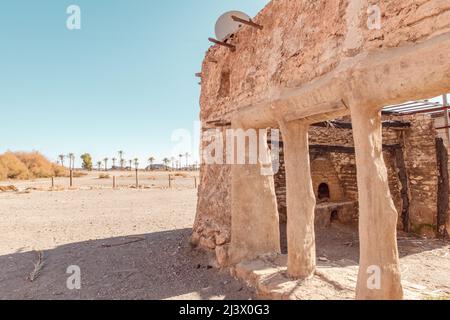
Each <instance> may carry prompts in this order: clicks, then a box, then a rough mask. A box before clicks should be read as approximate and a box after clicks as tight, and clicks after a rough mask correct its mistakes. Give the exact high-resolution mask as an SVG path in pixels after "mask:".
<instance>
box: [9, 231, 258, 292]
mask: <svg viewBox="0 0 450 320" xmlns="http://www.w3.org/2000/svg"><path fill="white" fill-rule="evenodd" d="M190 232H191V231H190V229H183V230H173V231H166V232H157V233H151V234H146V235H141V236H136V238H135V236H133V237H131V238H130V237H120V238H110V239H103V240H93V241H85V242H80V243H73V244H68V245H63V246H60V247H57V248H55V249H52V250H47V251H44V252H43V253H44V267H43V268H42V270H41V273H40V275H39V277H38V278H37V279H36V280H35V281H34V282H30V281H29V280H27V277H28V275H29V274H30V272H31V271H32V270H33V268H34V265H33V263H34V262H36V260H37V254H36V252H24V253H22V252H17V253H14V254H10V255H5V256H1V257H0V270H1V273H0V299H155V300H159V299H171V298H173V299H217V298H220V299H237V300H241V299H249V298H251V297H252V292H250V291H249V290H248V289H247V288H246V287H245V286H243V285H242V284H241V283H240V282H238V281H236V280H234V279H233V278H231V277H230V276H229V275H228V273H225V272H219V271H218V270H217V269H215V268H213V267H212V265H211V264H210V261H211V260H210V258H209V257H208V256H207V255H206V254H205V253H203V252H200V251H197V250H193V249H191V248H190V247H189V245H188V237H189V235H190ZM143 238H144V239H145V240H141V241H137V242H134V243H128V244H127V242H129V241H130V240H137V239H143ZM71 265H77V266H79V267H80V269H81V279H82V280H81V281H82V287H81V290H69V289H67V286H66V281H67V278H68V277H69V276H70V274H66V270H67V268H68V267H69V266H71Z"/></svg>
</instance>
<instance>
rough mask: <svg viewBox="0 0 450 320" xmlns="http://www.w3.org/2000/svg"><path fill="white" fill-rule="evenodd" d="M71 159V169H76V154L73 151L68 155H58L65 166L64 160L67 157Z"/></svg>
mask: <svg viewBox="0 0 450 320" xmlns="http://www.w3.org/2000/svg"><path fill="white" fill-rule="evenodd" d="M66 158H67V159H69V169H71V170H72V169H74V168H75V155H74V154H73V153H69V154H67V155H65V154H60V155H59V156H58V159H59V161H60V162H61V165H62V166H63V167H64V160H65V159H66Z"/></svg>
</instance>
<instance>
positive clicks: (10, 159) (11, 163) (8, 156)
mask: <svg viewBox="0 0 450 320" xmlns="http://www.w3.org/2000/svg"><path fill="white" fill-rule="evenodd" d="M0 163H2V165H3V167H5V168H6V178H8V179H28V178H30V173H29V171H28V168H27V166H26V165H25V164H24V163H23V162H22V161H20V159H19V158H17V157H16V155H15V154H14V153H12V152H6V153H4V154H3V155H1V156H0Z"/></svg>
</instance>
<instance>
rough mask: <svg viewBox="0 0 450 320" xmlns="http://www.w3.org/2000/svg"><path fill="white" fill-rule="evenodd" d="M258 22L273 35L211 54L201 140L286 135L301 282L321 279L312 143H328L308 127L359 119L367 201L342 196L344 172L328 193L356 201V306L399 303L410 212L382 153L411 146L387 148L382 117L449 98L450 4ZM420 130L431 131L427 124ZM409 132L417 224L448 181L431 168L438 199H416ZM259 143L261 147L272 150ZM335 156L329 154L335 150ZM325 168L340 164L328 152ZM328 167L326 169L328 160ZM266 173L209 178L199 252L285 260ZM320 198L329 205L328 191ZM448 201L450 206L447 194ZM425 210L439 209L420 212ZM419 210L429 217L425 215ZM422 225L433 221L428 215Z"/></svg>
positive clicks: (293, 271) (226, 169)
mask: <svg viewBox="0 0 450 320" xmlns="http://www.w3.org/2000/svg"><path fill="white" fill-rule="evenodd" d="M372 4H376V5H378V6H379V8H380V9H381V13H382V25H381V29H380V30H371V29H369V28H368V27H367V21H368V20H370V19H371V17H370V16H369V14H368V13H367V12H368V7H369V6H370V5H372ZM255 22H257V23H258V24H261V25H263V26H264V29H263V30H258V29H255V28H251V27H248V26H245V27H243V28H242V29H241V30H239V31H238V32H237V33H236V34H234V35H233V36H232V37H231V38H230V39H228V43H229V44H232V45H234V46H235V48H236V50H235V51H232V50H230V49H229V48H227V47H223V46H214V47H212V48H210V50H209V51H208V53H207V56H206V58H205V60H204V62H203V66H202V94H201V120H202V124H203V129H204V130H206V129H208V128H211V127H216V128H219V129H220V130H222V131H224V130H225V129H227V128H236V129H266V128H280V130H281V134H282V137H283V153H284V165H285V177H286V204H287V237H288V273H289V275H290V276H292V277H295V278H300V279H304V278H309V277H311V276H312V275H314V271H315V266H316V252H315V230H314V229H315V228H314V220H315V212H316V193H317V190H318V186H317V185H314V183H315V182H314V181H313V179H312V178H311V166H312V168H313V170H314V167H315V166H320V165H321V164H320V163H315V162H314V160H313V161H312V162H311V154H310V151H311V153H312V154H314V149H313V148H309V145H310V144H312V143H311V142H310V141H309V135H308V132H310V131H311V130H322V131H323V129H317V128H314V127H311V125H313V124H316V123H320V122H324V121H329V120H333V119H337V118H341V117H347V118H348V119H350V120H351V126H352V127H351V139H350V138H349V140H348V146H347V147H350V146H351V148H353V150H354V156H352V157H353V160H351V161H354V164H352V165H353V166H354V171H355V172H356V177H357V192H358V195H356V188H355V187H354V186H353V187H352V188H345V184H344V183H343V182H342V180H343V176H341V177H339V172H338V171H336V169H334V172H336V175H335V176H334V179H340V180H341V183H340V184H336V185H338V186H341V189H340V190H339V188H338V190H333V185H331V188H330V186H328V188H329V191H330V196H336V197H352V198H351V199H354V200H356V199H357V201H358V203H357V207H358V213H359V214H358V220H359V236H360V272H359V277H358V285H357V298H359V299H377V298H378V299H401V298H402V297H403V292H402V287H401V282H400V279H401V275H400V271H399V258H398V249H397V243H396V235H397V227H398V224H399V217H402V212H399V211H400V210H403V207H402V205H403V204H404V202H403V200H399V199H398V197H399V195H398V194H395V192H392V193H391V190H394V191H395V190H398V188H395V187H393V183H392V181H391V180H392V177H395V176H396V174H394V173H392V172H390V171H392V170H391V169H392V168H393V167H394V165H392V164H389V162H390V161H391V160H390V159H389V158H390V157H394V158H395V155H396V154H397V155H398V154H399V152H398V151H395V150H393V151H387V150H386V149H385V150H384V151H385V152H384V153H383V144H386V145H391V144H395V145H398V144H399V143H398V141H399V139H403V138H402V136H401V135H402V134H401V133H396V134H395V135H394V137H390V135H391V134H390V133H389V132H388V131H389V130H385V131H386V133H385V135H384V137H382V122H383V121H384V120H385V119H383V120H382V117H381V110H382V108H383V107H384V106H387V105H394V104H398V103H403V102H405V101H411V100H416V99H424V98H430V97H434V96H438V95H440V94H443V93H445V92H449V91H450V60H448V57H449V56H450V1H448V0H405V1H389V0H380V1H368V0H339V1H326V0H314V1H309V0H295V1H293V0H273V1H272V2H270V3H269V4H268V5H267V6H266V8H265V9H264V10H263V11H262V12H261V13H260V14H259V15H258V16H257V17H256V18H255ZM416 121H421V120H420V117H417V118H414V117H413V118H411V119H409V120H402V122H408V123H410V124H411V125H412V126H415V123H416ZM423 121H424V122H423V123H424V124H423V127H424V128H423V130H426V128H427V126H428V124H427V120H426V119H423ZM227 124H231V125H230V126H229V127H227V126H226V125H227ZM417 126H422V124H418V125H416V127H417ZM410 130H411V131H410V139H409V142H408V139H406V140H404V141H403V144H400V145H402V147H401V149H396V150H401V152H400V153H401V154H402V155H403V157H404V158H405V163H406V172H409V177H408V179H407V180H408V181H409V182H410V195H411V198H410V199H411V203H410V207H412V208H411V209H410V219H411V220H412V221H414V222H416V221H417V220H415V217H414V214H413V215H411V213H413V212H416V213H420V212H423V211H427V210H428V206H430V208H431V209H432V210H437V208H436V205H435V203H436V201H437V200H436V197H438V195H439V192H438V193H436V192H435V189H436V188H438V187H437V186H436V184H438V185H439V180H442V179H441V177H439V175H438V170H437V169H435V168H436V167H433V168H434V169H430V170H431V171H432V172H431V173H430V176H427V177H426V179H428V181H429V184H430V185H429V186H428V187H429V194H423V195H421V194H420V193H422V191H424V190H425V188H424V186H422V189H421V190H418V191H414V189H413V187H412V185H414V183H413V181H416V182H417V181H419V180H417V179H416V180H414V179H413V174H411V168H417V167H415V166H416V165H417V164H414V163H410V164H408V162H413V161H421V159H420V158H418V154H417V153H416V152H415V151H414V150H411V149H409V150H410V151H409V152H410V153H409V154H408V153H407V152H408V151H405V150H407V149H408V143H409V147H411V146H412V145H414V143H415V142H414V139H413V138H414V137H411V135H414V134H413V132H415V131H414V130H412V128H410ZM403 131H406V130H403ZM260 134H261V133H260ZM407 134H408V133H405V134H404V135H407ZM261 135H262V137H260V138H261V140H266V137H265V135H264V134H261ZM342 135H343V134H342ZM429 135H430V136H431V139H430V140H428V141H429V143H430V144H429V145H428V146H423V148H424V149H423V152H424V153H427V154H428V155H430V154H431V155H430V158H434V159H435V160H433V161H434V164H436V162H437V153H436V149H435V148H434V144H435V140H434V137H433V135H435V134H434V133H430V134H429ZM312 136H313V135H312ZM320 137H322V135H321V134H317V138H318V139H319V138H320ZM383 138H384V141H383ZM333 139H334V137H333ZM389 139H392V140H393V141H389ZM350 140H353V141H350ZM204 144H205V145H206V144H208V142H206V141H205V142H204ZM326 144H327V145H330V141H329V140H327V141H326ZM342 144H343V146H346V145H345V143H341V145H342ZM264 149H265V150H260V151H262V152H261V154H264V152H265V154H266V155H267V157H269V153H268V146H267V147H266V148H264ZM431 150H433V151H431ZM386 151H387V152H386ZM389 152H391V153H390V154H389ZM432 154H436V157H433V156H432ZM313 157H314V155H313ZM327 157H334V155H333V153H332V152H330V153H328V155H327ZM406 157H409V158H408V159H406ZM411 157H412V159H411ZM319 158H323V159H325V162H326V160H327V158H326V157H324V156H323V155H322V156H319ZM315 160H317V158H315ZM422 160H423V159H422ZM433 161H432V162H433ZM331 163H332V164H333V165H334V164H336V163H338V160H333V161H331ZM422 163H424V162H422ZM330 165H331V164H330V162H328V165H327V166H328V169H326V168H325V169H323V170H321V171H323V172H325V170H329V172H333V171H332V170H331V169H330ZM263 166H264V163H263V162H261V163H259V164H257V165H251V164H247V165H203V166H202V168H201V185H200V189H199V201H198V212H197V218H196V222H195V226H194V233H193V236H192V241H193V243H195V244H198V245H200V246H201V247H204V248H210V249H214V250H215V251H216V254H217V258H218V260H219V262H220V263H221V264H222V265H233V264H236V263H238V262H240V261H243V260H248V259H253V258H255V257H257V256H259V255H262V254H266V253H279V252H280V233H279V227H278V226H279V213H278V203H277V197H276V190H275V183H274V177H273V176H264V175H261V168H262V167H263ZM433 166H434V165H433ZM395 167H397V168H398V165H395ZM408 169H409V171H408ZM397 176H398V174H397ZM328 178H329V179H333V177H330V176H328ZM398 179H400V178H398ZM313 182H314V183H313ZM330 184H332V183H330ZM432 188H433V190H432ZM400 189H401V188H400ZM322 190H325V191H324V192H325V193H326V188H323V189H322ZM414 193H416V194H414ZM400 194H401V191H400ZM325 196H326V194H325ZM428 196H429V197H428ZM441 196H442V194H441ZM445 197H447V201H448V194H447V195H445V194H444V198H445ZM400 198H401V195H400ZM351 199H350V200H351ZM413 199H415V200H413ZM426 199H429V201H430V204H429V203H426V202H423V201H426ZM333 200H336V201H339V200H340V199H333ZM431 203H433V204H431ZM319 205H320V204H319ZM319 205H318V206H319ZM422 205H424V206H425V207H423V208H420V207H421V206H422ZM414 206H416V208H415V209H414ZM414 210H416V211H414ZM433 215H434V213H431V215H430V216H433ZM422 216H425V217H427V215H423V214H422V213H421V214H420V217H422ZM434 216H435V215H434ZM441 217H442V216H441ZM400 220H401V219H400ZM400 223H402V221H400ZM424 224H428V223H427V222H425V223H424ZM371 266H379V267H380V268H381V287H380V289H369V288H368V286H367V280H368V277H369V273H368V270H370V267H371Z"/></svg>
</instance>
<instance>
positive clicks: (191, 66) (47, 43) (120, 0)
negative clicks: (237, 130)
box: [0, 0, 268, 162]
mask: <svg viewBox="0 0 450 320" xmlns="http://www.w3.org/2000/svg"><path fill="white" fill-rule="evenodd" d="M266 3H268V0H248V1H242V0H164V1H156V0H95V1H93V0H71V1H65V0H39V1H35V0H27V1H25V0H14V1H1V4H0V43H1V51H0V52H1V53H0V57H1V59H0V88H1V90H0V111H1V125H0V152H4V151H6V150H12V151H31V150H37V151H40V152H42V153H44V154H45V155H47V156H48V157H49V158H50V159H52V160H56V157H57V155H58V154H61V153H64V154H67V153H69V152H73V153H75V154H77V156H79V155H80V154H81V153H84V152H89V153H91V154H92V155H93V156H94V160H97V159H102V158H104V157H109V158H112V157H113V156H117V151H118V150H121V149H122V150H124V151H125V157H127V158H134V157H139V158H140V159H141V162H144V160H145V159H147V158H148V157H149V156H150V155H153V156H155V157H157V158H158V160H160V159H161V158H163V157H166V156H168V157H169V156H171V152H172V150H173V147H174V145H176V142H171V135H172V132H173V131H174V130H176V129H178V128H185V129H187V130H190V131H193V130H194V128H193V122H194V121H196V120H197V119H198V114H199V103H198V101H199V93H200V87H199V85H198V79H197V78H195V76H194V74H195V73H196V72H199V71H200V67H201V61H202V59H203V57H204V54H205V52H206V50H207V49H208V47H209V46H210V43H209V42H208V40H207V38H208V37H210V36H214V24H215V21H216V19H217V18H218V17H219V16H220V15H221V14H222V13H224V12H226V11H228V10H241V11H244V12H246V13H248V14H249V15H250V16H254V15H255V14H256V13H257V12H258V11H259V10H261V9H262V8H263V7H264V6H265V5H266ZM71 4H75V5H78V6H80V8H81V27H82V29H81V30H74V31H69V30H68V29H67V28H66V20H67V18H68V14H67V13H66V9H67V7H68V6H69V5H71ZM186 151H189V152H191V153H192V152H193V151H191V150H186Z"/></svg>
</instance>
